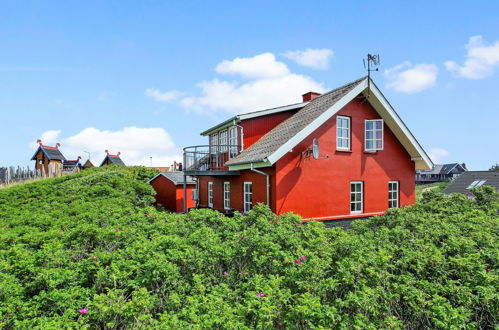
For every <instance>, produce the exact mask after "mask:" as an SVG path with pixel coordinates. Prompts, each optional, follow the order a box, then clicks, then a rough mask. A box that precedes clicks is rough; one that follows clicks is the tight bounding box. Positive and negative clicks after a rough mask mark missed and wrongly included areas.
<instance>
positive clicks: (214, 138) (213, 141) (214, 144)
mask: <svg viewBox="0 0 499 330" xmlns="http://www.w3.org/2000/svg"><path fill="white" fill-rule="evenodd" d="M217 151H218V133H215V134H212V135H210V154H212V155H215V154H216V153H217Z"/></svg>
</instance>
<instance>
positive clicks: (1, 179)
mask: <svg viewBox="0 0 499 330" xmlns="http://www.w3.org/2000/svg"><path fill="white" fill-rule="evenodd" d="M76 171H77V167H75V168H74V170H65V171H62V170H59V171H55V170H54V171H50V170H49V173H45V171H41V170H38V171H37V170H34V169H32V168H29V167H28V166H26V167H21V166H9V167H0V185H8V184H11V183H15V182H22V181H27V180H33V179H37V178H53V177H59V176H63V175H66V174H71V173H74V172H76Z"/></svg>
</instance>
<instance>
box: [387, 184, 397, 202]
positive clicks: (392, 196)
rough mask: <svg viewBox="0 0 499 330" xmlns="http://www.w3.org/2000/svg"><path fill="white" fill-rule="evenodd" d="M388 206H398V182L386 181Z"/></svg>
mask: <svg viewBox="0 0 499 330" xmlns="http://www.w3.org/2000/svg"><path fill="white" fill-rule="evenodd" d="M388 207H389V208H393V207H399V182H398V181H389V182H388Z"/></svg>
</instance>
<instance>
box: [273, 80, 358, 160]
mask: <svg viewBox="0 0 499 330" xmlns="http://www.w3.org/2000/svg"><path fill="white" fill-rule="evenodd" d="M366 88H367V78H366V79H364V80H362V81H360V82H359V83H358V85H357V86H356V87H355V88H354V89H352V90H351V91H350V92H348V93H347V94H346V95H345V96H343V97H342V98H341V99H339V100H338V101H337V102H336V103H335V104H334V105H333V106H332V107H330V108H329V109H327V110H326V111H325V112H324V113H322V114H321V115H320V116H319V117H317V118H316V119H315V120H314V121H312V122H311V123H310V124H309V125H308V126H306V127H305V128H304V129H302V130H301V131H300V132H298V133H297V134H296V135H295V136H293V137H292V138H291V139H289V140H288V141H287V142H286V143H284V144H283V145H282V146H281V147H279V149H277V150H276V151H275V152H274V153H273V154H272V155H270V156H268V157H267V160H268V162H269V163H270V164H271V165H273V164H274V163H275V162H277V161H278V160H279V159H280V158H281V157H282V156H284V155H285V154H286V153H287V152H288V151H290V150H291V149H293V148H294V147H295V146H296V145H297V144H298V143H300V142H301V141H303V139H305V138H306V137H307V136H309V135H310V134H312V133H313V132H314V131H315V130H316V129H318V128H319V127H320V126H321V125H322V124H324V123H325V122H326V121H327V120H328V119H329V118H331V117H332V116H334V115H335V114H336V113H337V112H338V111H340V110H341V109H342V108H343V107H344V106H345V105H347V104H348V102H350V101H351V100H353V99H354V98H355V97H356V96H357V95H359V94H360V93H362V91H364V89H366Z"/></svg>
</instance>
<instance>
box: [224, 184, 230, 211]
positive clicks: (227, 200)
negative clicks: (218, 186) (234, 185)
mask: <svg viewBox="0 0 499 330" xmlns="http://www.w3.org/2000/svg"><path fill="white" fill-rule="evenodd" d="M224 209H226V210H228V209H230V182H224Z"/></svg>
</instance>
